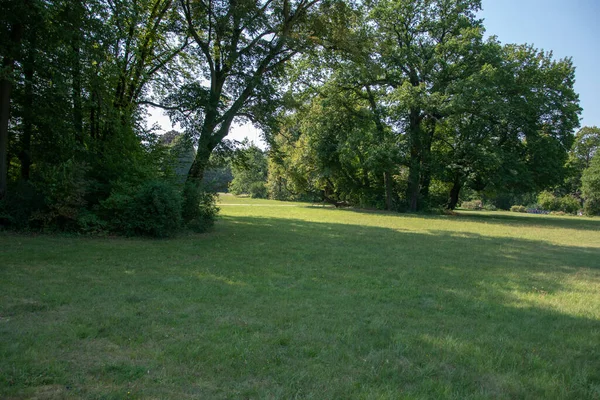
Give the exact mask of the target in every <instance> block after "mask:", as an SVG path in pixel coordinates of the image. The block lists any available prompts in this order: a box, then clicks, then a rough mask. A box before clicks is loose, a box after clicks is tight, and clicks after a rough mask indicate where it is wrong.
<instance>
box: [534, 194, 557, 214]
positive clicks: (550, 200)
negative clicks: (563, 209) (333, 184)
mask: <svg viewBox="0 0 600 400" xmlns="http://www.w3.org/2000/svg"><path fill="white" fill-rule="evenodd" d="M538 204H539V205H540V207H542V208H543V209H544V210H546V211H557V210H559V209H560V201H559V200H558V199H557V198H556V196H554V194H552V193H550V192H547V191H545V192H542V193H540V194H539V195H538Z"/></svg>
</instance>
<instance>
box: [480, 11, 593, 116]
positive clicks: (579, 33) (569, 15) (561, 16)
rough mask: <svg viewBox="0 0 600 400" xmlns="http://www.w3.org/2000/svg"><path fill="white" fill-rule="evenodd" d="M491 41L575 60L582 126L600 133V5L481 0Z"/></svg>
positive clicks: (576, 89) (576, 85)
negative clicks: (495, 38)
mask: <svg viewBox="0 0 600 400" xmlns="http://www.w3.org/2000/svg"><path fill="white" fill-rule="evenodd" d="M482 6H483V11H482V12H481V13H480V17H481V18H483V19H484V22H483V25H484V26H485V28H486V34H487V35H495V36H497V37H498V40H500V42H502V43H504V44H508V43H518V44H522V43H528V44H532V45H534V46H535V47H536V48H538V49H544V50H546V51H549V50H552V51H553V53H554V57H555V58H559V59H560V58H564V57H572V58H573V64H574V65H575V67H576V71H575V80H576V82H575V91H576V92H577V93H579V101H580V106H581V107H582V108H583V112H582V114H581V126H582V127H583V126H598V127H600V0H483V1H482Z"/></svg>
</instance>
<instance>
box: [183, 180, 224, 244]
mask: <svg viewBox="0 0 600 400" xmlns="http://www.w3.org/2000/svg"><path fill="white" fill-rule="evenodd" d="M218 213H219V208H218V207H217V194H216V193H214V192H209V191H207V190H205V189H204V188H202V187H198V186H196V185H194V184H193V183H187V184H186V185H185V186H184V202H183V210H182V216H183V221H184V222H185V224H186V226H187V227H188V228H190V229H192V230H193V231H194V232H197V233H201V232H205V231H207V230H208V229H209V228H211V227H212V226H213V225H214V223H215V219H216V218H217V214H218Z"/></svg>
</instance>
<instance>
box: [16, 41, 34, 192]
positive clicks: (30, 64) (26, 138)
mask: <svg viewBox="0 0 600 400" xmlns="http://www.w3.org/2000/svg"><path fill="white" fill-rule="evenodd" d="M34 51H35V40H33V39H32V43H31V44H30V47H29V53H28V54H27V59H26V61H25V64H24V66H23V67H24V68H23V72H24V74H25V99H24V103H23V136H22V137H21V151H20V152H19V161H20V162H21V179H23V180H26V181H27V180H29V172H30V171H31V136H32V135H33V119H34V110H33V103H34V101H33V100H34V99H33V76H34V71H35V66H34V62H35V61H34V60H35V54H34Z"/></svg>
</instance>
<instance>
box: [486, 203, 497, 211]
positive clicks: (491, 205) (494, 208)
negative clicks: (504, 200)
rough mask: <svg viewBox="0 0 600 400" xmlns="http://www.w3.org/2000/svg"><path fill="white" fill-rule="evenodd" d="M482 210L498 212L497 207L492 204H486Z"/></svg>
mask: <svg viewBox="0 0 600 400" xmlns="http://www.w3.org/2000/svg"><path fill="white" fill-rule="evenodd" d="M483 209H484V210H486V211H498V207H496V206H495V205H493V204H486V205H485V206H483Z"/></svg>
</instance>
